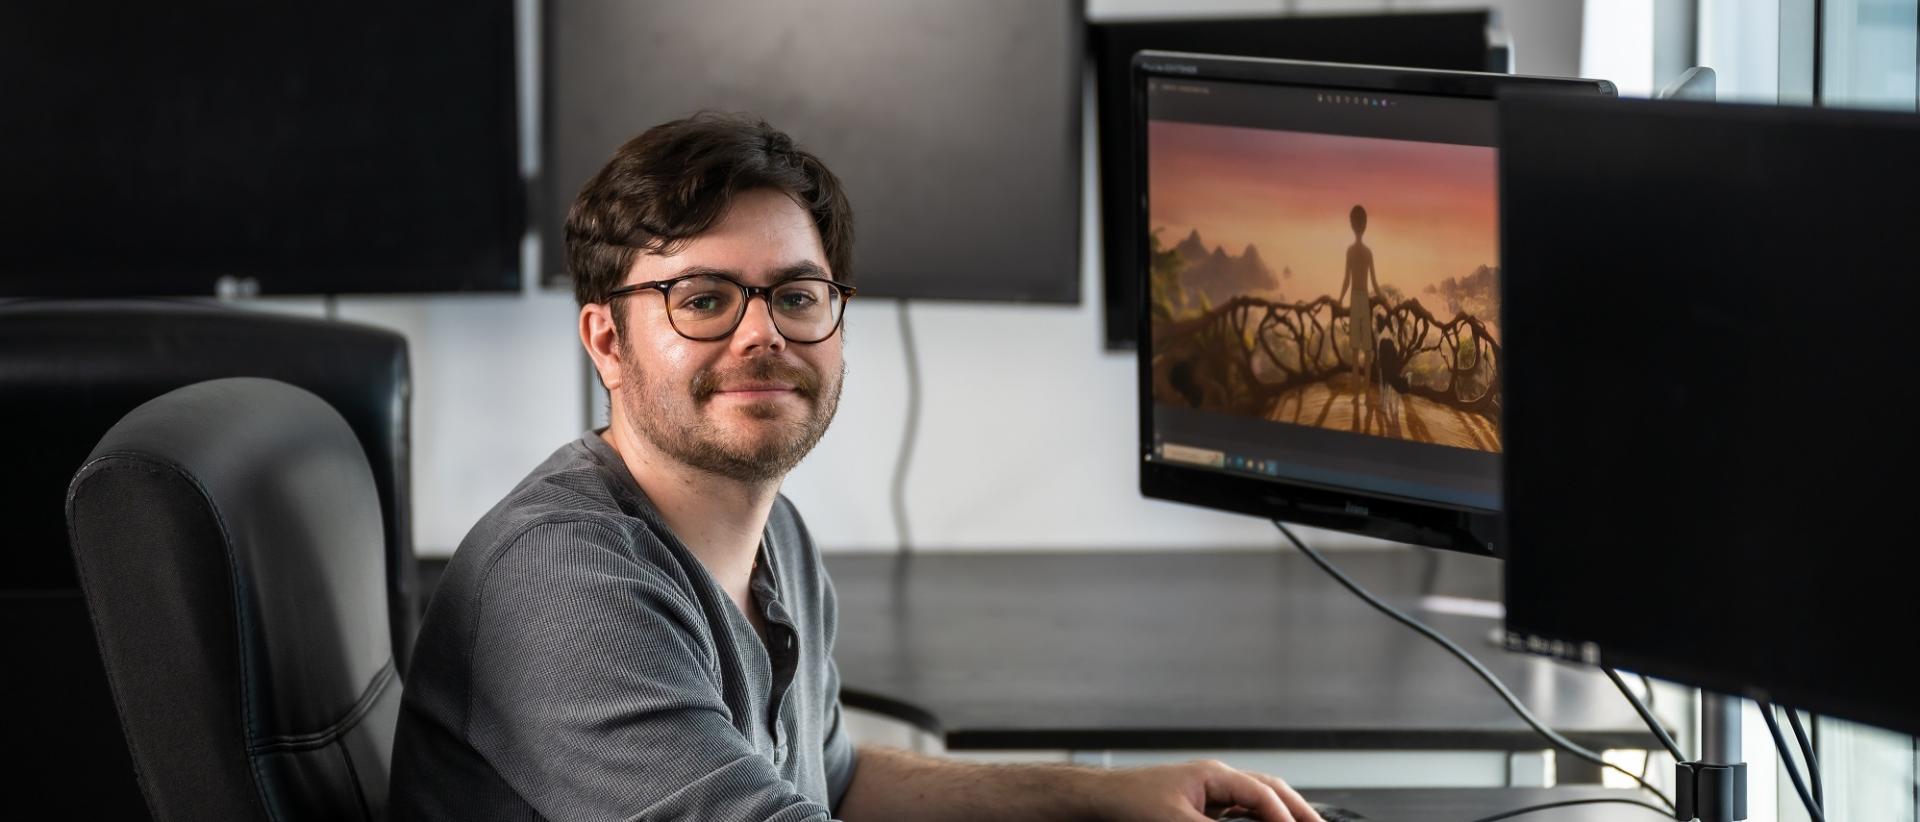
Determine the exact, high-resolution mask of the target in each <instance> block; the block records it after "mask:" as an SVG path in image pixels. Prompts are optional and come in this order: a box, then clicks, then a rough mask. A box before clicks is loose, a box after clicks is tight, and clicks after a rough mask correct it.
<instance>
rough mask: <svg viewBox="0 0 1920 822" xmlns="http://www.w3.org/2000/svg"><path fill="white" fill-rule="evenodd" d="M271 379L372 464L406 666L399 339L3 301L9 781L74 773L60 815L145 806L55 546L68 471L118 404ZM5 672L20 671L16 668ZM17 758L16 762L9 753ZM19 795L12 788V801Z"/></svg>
mask: <svg viewBox="0 0 1920 822" xmlns="http://www.w3.org/2000/svg"><path fill="white" fill-rule="evenodd" d="M239 376H255V377H269V378H273V379H278V380H284V381H286V382H288V383H292V384H294V385H298V386H300V387H302V388H305V389H307V390H309V391H312V392H314V393H315V394H318V395H320V396H321V397H322V398H323V399H325V400H326V401H327V402H328V403H330V404H331V405H332V406H333V407H334V408H335V409H336V410H338V411H339V412H340V414H341V415H342V416H343V417H345V418H346V419H347V423H348V424H349V425H350V426H351V427H352V428H353V430H354V433H355V434H356V435H357V436H358V439H359V442H360V445H361V447H362V449H363V450H365V452H366V454H367V459H368V460H369V462H370V463H371V464H372V467H373V475H374V484H375V486H376V487H377V488H378V491H379V496H380V502H381V516H382V518H383V520H384V534H385V545H386V549H385V550H386V563H387V565H386V568H387V573H386V580H387V599H386V601H385V602H383V603H376V607H383V608H384V609H385V611H386V613H387V618H388V624H389V625H390V627H391V632H392V643H393V647H394V649H395V657H396V659H397V660H398V661H399V662H400V663H401V670H402V671H403V672H404V671H405V662H406V657H407V651H408V649H410V648H411V647H412V641H413V635H414V631H415V628H416V625H417V619H416V614H417V613H418V611H417V603H416V600H415V594H414V592H415V590H416V588H415V577H416V571H415V562H414V557H413V542H412V536H411V532H412V524H411V522H410V520H409V518H408V512H409V502H408V488H409V485H410V481H409V479H408V461H409V459H410V458H409V455H408V425H409V422H408V408H409V394H410V391H411V389H410V383H409V375H408V364H407V345H406V340H405V339H404V338H402V337H401V336H400V335H398V334H395V333H392V332H390V331H385V330H381V329H375V328H368V327H365V326H360V325H355V324H351V323H341V322H325V321H321V320H316V319H310V318H304V317H289V316H284V315H278V314H271V313H266V312H262V311H251V310H242V309H236V308H230V307H226V306H220V305H209V304H204V303H193V302H182V301H160V300H142V301H106V300H82V301H42V300H36V301H23V302H17V303H10V304H6V305H0V453H4V455H5V459H4V462H5V465H6V470H4V471H0V519H4V520H5V521H6V522H7V523H8V526H9V536H8V540H7V545H6V550H4V551H0V631H4V632H5V635H6V636H7V638H8V642H9V647H8V656H7V665H8V667H9V668H11V669H12V670H11V671H10V672H9V674H8V675H6V676H0V700H4V701H5V704H8V705H16V706H18V705H32V706H35V708H34V709H33V710H22V711H18V712H17V713H16V714H15V716H14V718H13V719H12V720H10V721H9V723H7V727H6V729H5V730H4V731H0V739H4V740H5V741H6V743H7V746H8V748H9V749H10V750H14V751H21V752H27V751H30V752H32V755H31V756H27V757H17V758H16V762H15V764H14V765H13V766H12V768H13V769H12V770H11V771H10V776H11V777H13V778H14V779H17V780H18V781H19V783H20V784H56V783H63V782H66V781H68V780H71V779H73V778H74V777H75V775H82V777H83V778H84V779H85V780H86V784H87V786H88V789H87V790H86V791H84V792H80V793H76V794H70V795H67V796H64V797H62V798H61V799H60V803H61V804H60V806H59V809H60V811H61V813H62V815H71V816H76V817H93V818H116V819H125V818H130V817H133V816H137V815H138V813H139V812H140V810H141V808H142V807H144V803H143V802H142V799H141V796H140V791H139V789H138V787H137V786H136V785H135V783H134V778H133V767H132V763H131V762H130V761H129V760H128V759H127V754H126V745H125V744H124V742H123V741H122V739H121V734H120V729H119V725H118V723H117V722H116V721H115V719H114V713H113V703H112V699H111V697H110V696H109V694H108V691H107V684H106V675H105V673H104V672H103V671H102V670H101V667H100V655H99V653H98V652H97V651H96V650H95V647H94V638H93V632H92V628H91V627H90V626H89V624H88V621H87V612H86V605H85V603H84V602H83V601H82V599H81V595H80V588H79V584H78V582H77V581H76V579H75V577H74V569H73V558H72V553H71V552H70V551H69V550H68V548H67V531H66V521H65V518H64V517H63V516H62V500H63V499H64V498H65V495H66V491H67V480H68V479H70V478H71V477H72V476H73V472H74V471H75V470H76V469H78V468H79V467H80V463H81V461H82V460H84V459H85V458H86V456H87V453H88V452H89V451H90V450H92V449H93V447H94V444H95V443H97V442H99V441H100V436H101V435H102V434H104V433H106V430H107V429H108V428H109V427H111V426H112V425H113V424H114V423H115V422H116V421H118V420H119V419H120V418H121V417H122V416H124V415H126V413H127V412H128V411H131V410H133V408H134V407H135V406H137V405H139V404H141V403H143V402H146V401H147V400H150V399H153V398H154V397H157V396H159V395H161V394H163V393H165V392H167V391H170V390H172V389H175V388H179V387H181V386H184V385H190V384H192V383H196V382H200V381H203V380H209V379H216V378H220V377H239ZM16 672H17V675H16ZM21 760H24V761H21ZM15 801H16V802H17V800H15Z"/></svg>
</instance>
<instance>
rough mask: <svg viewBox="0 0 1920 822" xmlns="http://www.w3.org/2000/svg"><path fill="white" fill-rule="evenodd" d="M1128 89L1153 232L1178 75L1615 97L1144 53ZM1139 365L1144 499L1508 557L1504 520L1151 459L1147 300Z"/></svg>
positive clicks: (1477, 95) (1467, 75) (1471, 74)
mask: <svg viewBox="0 0 1920 822" xmlns="http://www.w3.org/2000/svg"><path fill="white" fill-rule="evenodd" d="M1130 76H1131V80H1132V82H1131V84H1130V88H1129V90H1128V102H1129V116H1128V125H1129V140H1128V153H1129V155H1130V157H1131V162H1132V164H1133V173H1134V181H1135V183H1134V184H1135V186H1136V191H1137V193H1138V194H1139V195H1140V196H1137V197H1135V198H1134V203H1133V208H1134V209H1135V211H1134V214H1135V217H1136V221H1135V223H1134V224H1135V225H1141V226H1144V225H1147V224H1148V222H1149V220H1148V205H1149V204H1148V200H1147V197H1146V187H1147V154H1146V151H1145V146H1146V128H1147V107H1146V92H1147V80H1148V79H1149V78H1154V77H1173V78H1179V79H1185V80H1226V81H1235V82H1251V83H1259V84H1264V85H1285V86H1309V87H1313V88H1329V89H1349V90H1354V91H1361V92H1393V93H1398V94H1420V95H1428V96H1437V97H1457V98H1466V99H1480V100H1488V101H1492V100H1495V99H1498V97H1499V95H1500V93H1501V92H1502V91H1505V90H1508V89H1515V88H1526V89H1539V90H1548V91H1562V92H1566V93H1571V94H1587V95H1599V96H1612V95H1613V94H1615V89H1614V86H1613V84H1612V83H1610V82H1607V81H1605V80H1580V79H1562V78H1553V77H1532V76H1525V75H1511V74H1494V73H1488V72H1475V71H1447V70H1440V69H1403V68H1392V67H1386V66H1365V65H1348V64H1341V63H1320V62H1311V61H1304V60H1282V59H1271V58H1256V57H1229V56H1221V55H1203V54H1189V53H1184V52H1169V51H1141V52H1138V53H1136V54H1135V55H1134V57H1133V62H1132V67H1131V72H1130ZM1135 233H1136V234H1137V235H1138V236H1136V237H1134V238H1133V240H1132V243H1131V246H1130V247H1131V248H1132V250H1133V251H1132V255H1131V256H1132V260H1131V262H1132V265H1133V271H1132V275H1131V276H1132V277H1133V280H1134V283H1135V286H1136V287H1137V288H1138V289H1139V293H1141V294H1147V293H1149V291H1148V284H1147V276H1148V274H1147V270H1148V266H1147V259H1148V256H1149V253H1150V252H1149V250H1148V239H1147V235H1146V233H1145V232H1135ZM1134 319H1135V323H1136V326H1135V334H1136V335H1137V339H1138V340H1139V344H1138V346H1137V347H1136V349H1135V351H1136V355H1135V365H1136V377H1137V384H1136V387H1135V390H1136V394H1137V397H1136V399H1137V403H1138V404H1137V406H1136V407H1137V408H1138V409H1139V425H1140V439H1139V443H1138V447H1139V451H1138V452H1137V454H1138V455H1139V459H1140V493H1141V494H1142V495H1143V496H1146V497H1149V498H1154V499H1163V500H1168V501H1172V502H1183V503H1188V504H1191V505H1199V506H1202V507H1207V508H1217V509H1221V510H1225V511H1232V512H1235V513H1242V514H1251V515H1254V516H1259V517H1264V518H1268V519H1280V520H1285V521H1288V522H1296V523H1300V524H1303V525H1311V526H1315V527H1319V528H1329V529H1333V530H1338V531H1346V532H1349V533H1355V534H1361V535H1365V536H1370V537H1376V538H1379V539H1385V540H1390V541H1394V542H1404V543H1410V544H1415V545H1425V546H1429V547H1434V548H1446V549H1451V550H1456V551H1462V552H1466V553H1473V554H1481V555H1489V556H1502V555H1503V554H1502V546H1501V545H1500V544H1499V543H1498V531H1499V525H1500V513H1499V512H1498V511H1493V510H1487V509H1482V508H1476V507H1470V506H1463V505H1458V504H1453V503H1447V502H1440V501H1435V500H1426V499H1418V498H1411V497H1403V496H1396V495H1391V494H1384V493H1379V492H1374V491H1366V490H1361V489H1354V488H1347V487H1341V486H1331V485H1323V484H1318V483H1313V482H1307V481H1303V480H1296V479H1290V478H1271V477H1269V478H1261V479H1256V478H1253V477H1243V476H1237V475H1233V474H1228V473H1224V472H1220V471H1217V470H1212V469H1208V468H1200V467H1188V466H1184V465H1180V464H1177V463H1169V462H1164V461H1160V462H1156V461H1155V460H1154V459H1153V428H1154V424H1153V378H1152V362H1151V361H1152V355H1153V345H1152V340H1153V336H1152V328H1151V324H1152V321H1151V319H1150V315H1149V313H1148V312H1147V310H1146V305H1145V302H1144V301H1143V302H1142V303H1141V305H1140V306H1139V307H1138V309H1137V310H1136V311H1135V312H1134Z"/></svg>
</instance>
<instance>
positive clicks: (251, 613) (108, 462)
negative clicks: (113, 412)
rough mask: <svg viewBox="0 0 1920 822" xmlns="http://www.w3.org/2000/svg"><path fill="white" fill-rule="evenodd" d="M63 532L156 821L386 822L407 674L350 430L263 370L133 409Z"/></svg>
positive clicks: (362, 459)
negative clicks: (400, 668) (392, 629)
mask: <svg viewBox="0 0 1920 822" xmlns="http://www.w3.org/2000/svg"><path fill="white" fill-rule="evenodd" d="M66 508H67V522H68V527H69V531H70V534H71V539H72V544H73V556H74V560H75V565H76V566H77V568H78V570H79V576H80V583H81V586H82V589H83V590H84V591H85V594H86V602H87V607H88V610H89V611H90V612H91V614H92V620H93V625H94V629H95V635H96V636H97V637H98V639H99V651H100V655H101V658H102V659H103V660H104V661H105V663H106V670H107V679H108V683H109V684H110V685H111V687H112V691H113V699H114V702H115V704H116V705H117V707H118V712H119V716H120V722H121V725H122V727H123V728H124V730H125V732H126V745H127V747H128V748H129V749H130V750H131V751H132V757H133V762H134V766H135V768H136V769H137V771H138V773H139V775H140V789H141V792H142V793H143V794H144V795H145V797H146V803H147V807H148V809H149V810H150V811H151V812H152V813H153V815H154V817H155V818H157V819H163V820H170V819H192V820H199V819H221V820H241V819H262V820H266V819H272V820H282V821H283V822H285V821H287V820H302V819H315V820H320V819H326V820H339V819H379V818H383V817H384V815H385V809H386V799H387V774H388V771H389V767H390V764H391V756H392V750H393V730H394V723H395V721H396V718H397V716H398V710H399V705H400V680H399V676H398V674H397V673H396V672H395V669H394V663H393V655H392V651H391V647H390V644H389V637H390V634H389V633H388V628H387V610H386V608H385V607H384V606H385V604H386V595H387V590H386V582H385V578H386V568H385V560H384V549H383V547H382V546H383V542H384V538H383V536H382V527H381V517H380V498H379V495H378V493H376V491H375V485H374V476H373V473H372V471H371V470H369V468H368V464H367V459H366V455H365V452H364V451H363V450H362V448H361V446H360V442H359V440H357V439H356V438H355V437H354V434H353V431H352V429H350V428H348V426H347V423H346V421H345V420H344V419H342V418H341V416H340V415H339V414H338V413H336V412H335V411H334V410H333V408H331V407H330V406H328V405H327V403H326V402H325V401H324V400H321V399H320V398H319V397H317V396H315V395H313V394H311V393H309V392H307V391H304V390H302V389H299V388H295V387H293V386H291V385H287V384H286V383H282V382H277V381H274V380H265V379H257V378H235V379H222V380H213V381H209V382H203V383H199V384H196V385H191V386H188V387H186V388H181V389H177V390H174V391H171V392H168V393H167V394H165V395H163V396H161V397H159V398H157V399H155V400H153V401H151V402H148V403H146V404H145V405H142V406H140V407H139V408H137V409H134V411H133V412H132V413H130V414H128V415H127V416H126V418H125V419H122V420H121V421H120V422H119V424H117V425H115V426H113V428H112V430H110V431H108V432H107V435H106V437H105V438H104V439H102V440H101V441H100V443H99V445H98V446H97V447H96V448H94V450H93V453H92V454H91V455H90V456H88V457H87V459H86V463H85V466H84V467H82V468H81V469H80V471H79V473H78V474H77V475H75V476H74V478H73V484H72V486H71V489H70V490H69V492H68V495H67V506H66Z"/></svg>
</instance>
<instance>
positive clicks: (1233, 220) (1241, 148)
mask: <svg viewBox="0 0 1920 822" xmlns="http://www.w3.org/2000/svg"><path fill="white" fill-rule="evenodd" d="M1147 145H1148V178H1149V179H1148V186H1149V188H1148V191H1149V198H1150V202H1149V205H1148V210H1149V215H1148V228H1149V231H1150V235H1151V236H1150V240H1149V247H1150V250H1151V269H1150V277H1149V287H1150V292H1149V295H1148V299H1149V301H1150V302H1149V310H1150V311H1151V312H1152V313H1151V319H1150V324H1151V333H1152V355H1153V356H1152V366H1151V368H1152V380H1153V398H1154V401H1155V402H1156V403H1160V404H1163V405H1169V406H1176V407H1184V408H1197V409H1200V410H1204V411H1212V412H1218V413H1224V414H1235V415H1240V416H1250V417H1258V418H1261V419H1266V420H1272V421H1276V422H1283V423H1292V424H1298V425H1306V426H1313V427H1316V428H1324V429H1332V430H1338V431H1349V432H1354V433H1360V434H1367V435H1372V436H1377V437H1386V438H1391V439H1398V440H1409V441H1414V442H1423V443H1432V444H1437V445H1444V446H1451V447H1455V448H1466V449H1474V450H1479V451H1492V452H1498V451H1499V450H1500V427H1499V420H1500V328H1499V298H1500V290H1499V277H1500V267H1499V260H1498V251H1499V228H1498V225H1499V224H1498V203H1497V201H1496V190H1497V181H1496V176H1495V175H1496V162H1497V160H1496V157H1495V154H1494V150H1493V149H1491V148H1486V147H1480V146H1463V145H1445V144H1437V143H1421V142H1409V141H1404V140H1386V139H1376V138H1368V137H1348V136H1334V135H1325V134H1308V133H1300V132H1286V131H1267V130H1259V129H1249V128H1234V127H1227V126H1215V125H1200V124H1191V123H1173V122H1161V121H1155V122H1150V123H1149V124H1148V142H1147Z"/></svg>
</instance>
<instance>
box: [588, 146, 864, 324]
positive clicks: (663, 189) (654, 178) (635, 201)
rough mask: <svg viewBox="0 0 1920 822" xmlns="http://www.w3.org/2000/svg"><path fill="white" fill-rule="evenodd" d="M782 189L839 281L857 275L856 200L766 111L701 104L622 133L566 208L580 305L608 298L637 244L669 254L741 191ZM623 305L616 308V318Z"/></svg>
mask: <svg viewBox="0 0 1920 822" xmlns="http://www.w3.org/2000/svg"><path fill="white" fill-rule="evenodd" d="M757 189H775V190H779V191H782V192H785V193H786V194H787V195H788V196H790V197H792V198H793V200H794V202H796V203H799V204H800V206H801V207H802V208H805V209H806V210H807V211H808V212H809V213H811V214H812V215H813V225H814V228H815V229H817V230H818V231H819V232H820V244H821V245H822V246H823V247H824V248H825V250H826V255H827V266H828V267H829V268H830V269H831V270H832V272H833V278H834V280H835V281H838V282H843V283H851V282H852V280H853V209H852V207H851V206H850V205H848V203H847V195H846V192H845V191H844V190H842V189H841V187H840V179H839V178H838V177H835V176H834V175H833V172H832V171H829V170H828V169H827V166H826V164H825V163H822V162H821V161H820V158H818V157H815V156H814V155H812V154H810V153H808V152H806V151H804V150H802V149H800V148H799V147H797V146H795V145H794V142H793V138H791V137H789V136H787V134H786V133H785V132H782V131H780V130H779V129H776V128H774V127H773V126H771V125H768V124H767V122H766V121H765V120H761V119H759V118H757V117H751V116H747V115H740V114H720V113H715V112H701V113H699V114H696V115H694V116H692V117H688V118H686V119H682V120H674V121H672V122H670V123H662V124H660V125H657V126H654V127H653V128H650V129H647V130H646V131H645V132H644V133H642V134H641V135H640V136H638V137H635V138H633V139H632V140H629V141H627V143H626V145H623V146H621V147H620V149H619V150H618V151H615V152H614V153H613V159H611V160H609V161H607V165H606V167H605V168H602V169H600V173H598V174H595V175H593V179H591V180H588V181H587V184H586V185H585V186H583V187H582V188H581V189H580V195H579V196H578V197H575V198H574V200H573V206H572V207H571V208H568V209H567V226H566V237H567V270H568V271H569V272H570V273H571V274H572V275H573V295H574V299H576V300H578V301H579V303H580V304H581V305H586V304H587V303H599V302H606V300H607V293H608V292H609V291H612V290H613V289H614V288H616V287H618V286H619V285H620V282H621V281H622V280H623V279H625V278H626V276H627V271H628V270H629V269H631V268H632V267H633V256H634V255H635V254H637V253H640V252H643V251H644V252H649V253H655V254H672V253H674V252H675V251H677V250H678V249H679V248H680V247H681V246H682V245H684V244H685V243H686V242H687V241H688V240H691V239H693V238H694V237H697V236H699V235H700V234H702V233H704V232H706V231H707V230H708V229H711V228H712V227H713V225H714V223H717V222H719V221H720V219H721V217H723V216H724V215H725V214H726V213H727V207H728V206H729V205H731V204H732V202H733V198H734V197H735V196H736V195H738V194H740V193H741V192H744V191H752V190H757ZM623 314H624V312H620V311H616V312H614V322H615V324H616V325H618V324H619V323H620V318H621V317H622V315H623Z"/></svg>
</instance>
